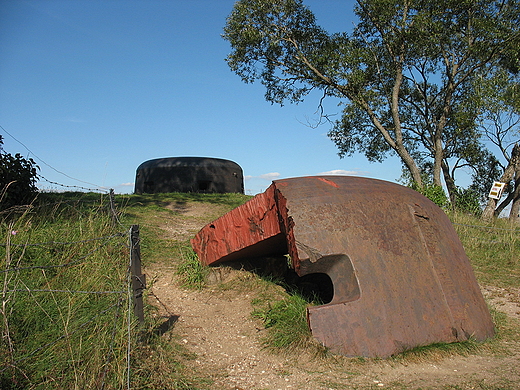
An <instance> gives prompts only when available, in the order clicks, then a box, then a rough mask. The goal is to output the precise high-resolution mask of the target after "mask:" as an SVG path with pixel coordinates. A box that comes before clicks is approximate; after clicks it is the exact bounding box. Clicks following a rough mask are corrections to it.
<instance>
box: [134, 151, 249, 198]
mask: <svg viewBox="0 0 520 390" xmlns="http://www.w3.org/2000/svg"><path fill="white" fill-rule="evenodd" d="M160 192H206V193H211V192H216V193H222V194H224V193H241V194H243V193H244V175H243V172H242V168H241V167H240V165H238V164H237V163H235V162H233V161H230V160H224V159H220V158H210V157H165V158H156V159H153V160H148V161H145V162H144V163H142V164H141V165H139V167H138V168H137V172H136V179H135V193H136V194H143V193H147V194H154V193H160Z"/></svg>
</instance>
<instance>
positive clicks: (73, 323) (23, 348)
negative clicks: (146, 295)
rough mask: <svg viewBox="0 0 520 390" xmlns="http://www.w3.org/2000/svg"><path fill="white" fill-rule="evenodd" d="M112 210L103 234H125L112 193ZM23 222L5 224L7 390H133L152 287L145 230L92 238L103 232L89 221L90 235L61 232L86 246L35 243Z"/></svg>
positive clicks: (0, 377) (2, 354)
mask: <svg viewBox="0 0 520 390" xmlns="http://www.w3.org/2000/svg"><path fill="white" fill-rule="evenodd" d="M62 206H63V203H60V205H59V207H62ZM38 207H47V208H49V205H47V206H42V205H41V204H40V205H38ZM59 207H57V206H53V205H52V204H50V208H51V209H54V211H56V210H58V208H59ZM62 208H63V207H62ZM105 209H106V210H108V216H109V218H108V219H109V220H110V221H111V223H109V224H103V225H102V226H101V227H100V230H101V231H102V233H105V232H106V231H107V230H114V229H116V228H121V227H124V226H123V225H122V224H121V222H120V221H119V218H118V213H117V209H116V206H115V201H114V196H113V191H112V190H111V191H110V196H109V205H108V207H106V208H105ZM60 210H61V209H60ZM76 211H77V210H76ZM25 214H27V213H25ZM25 214H24V215H25ZM58 214H59V213H58ZM24 215H22V216H21V217H18V218H14V219H13V220H12V221H10V222H8V223H7V222H4V223H3V225H2V230H3V232H2V233H3V234H4V237H5V240H4V242H2V243H0V251H3V255H4V256H3V257H4V259H3V261H2V262H0V264H2V263H3V264H2V265H3V267H2V269H0V283H1V285H0V298H1V307H0V321H1V323H2V325H1V329H2V344H1V346H0V388H24V386H26V387H31V388H32V387H38V388H63V387H62V385H60V383H61V384H64V383H74V387H76V388H96V389H106V388H118V389H120V388H127V389H130V388H131V367H132V352H133V351H132V346H133V345H134V344H135V341H136V339H137V332H136V329H137V325H138V322H141V323H142V322H144V309H143V301H142V295H143V290H144V288H145V283H146V281H145V278H144V275H142V274H141V265H140V238H139V227H138V225H132V226H130V227H129V228H126V229H125V231H122V232H116V233H112V234H102V235H100V236H98V237H92V235H93V234H94V233H95V232H96V227H95V226H93V225H94V222H93V221H92V220H88V221H87V222H86V223H85V225H89V229H88V231H86V229H85V228H84V227H81V228H80V229H79V230H80V231H76V232H73V231H71V227H70V226H64V227H63V228H62V229H58V230H60V231H59V232H58V233H63V234H64V236H65V237H70V236H76V237H77V236H79V237H81V238H80V239H75V240H67V239H51V240H41V241H32V240H31V239H32V238H33V237H34V235H35V234H34V233H33V229H31V228H30V225H31V222H30V221H29V222H28V219H27V220H24ZM78 215H80V216H81V217H84V216H83V215H81V213H79V212H78ZM85 218H86V217H85ZM57 219H58V220H59V217H57ZM43 225H45V223H43ZM90 225H92V226H90ZM107 225H110V227H107ZM15 229H20V230H24V231H23V233H22V232H20V231H18V230H15ZM49 234H50V233H49ZM52 234H57V232H52ZM85 235H90V237H88V236H87V237H85ZM125 302H127V304H126V305H125ZM125 310H126V315H125V313H124V311H125Z"/></svg>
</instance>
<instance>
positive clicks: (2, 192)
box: [0, 136, 39, 210]
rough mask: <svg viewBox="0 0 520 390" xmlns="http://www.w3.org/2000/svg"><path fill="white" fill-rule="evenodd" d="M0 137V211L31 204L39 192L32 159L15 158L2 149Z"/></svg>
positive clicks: (19, 156) (36, 167)
mask: <svg viewBox="0 0 520 390" xmlns="http://www.w3.org/2000/svg"><path fill="white" fill-rule="evenodd" d="M2 145H3V139H2V136H0V210H5V209H8V208H10V207H13V206H19V205H24V204H28V203H30V202H31V201H32V200H33V199H34V197H35V195H36V194H37V192H38V189H37V188H36V180H37V179H38V175H37V170H38V169H39V167H38V166H37V165H36V163H35V162H34V160H33V159H32V158H29V159H25V158H23V157H22V156H21V155H20V154H19V153H17V154H15V155H14V156H13V155H11V154H10V153H5V152H4V150H3V149H2Z"/></svg>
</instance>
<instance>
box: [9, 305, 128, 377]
mask: <svg viewBox="0 0 520 390" xmlns="http://www.w3.org/2000/svg"><path fill="white" fill-rule="evenodd" d="M117 305H119V301H118V302H117V303H115V304H113V305H110V306H109V307H108V308H106V309H105V310H103V311H100V312H99V313H97V314H95V315H94V316H92V317H90V318H89V319H88V320H87V321H85V322H83V323H82V324H80V325H79V326H78V327H77V328H76V329H75V330H74V331H72V332H69V333H67V334H62V335H61V336H59V337H58V338H57V339H56V340H54V341H51V342H49V343H47V344H44V345H42V346H40V347H38V348H36V349H35V350H33V351H31V352H30V353H28V354H27V355H26V356H24V357H22V358H19V359H16V360H14V361H13V362H12V364H13V365H15V364H19V363H21V362H23V361H25V360H27V359H29V358H30V357H32V356H34V355H36V354H37V353H38V352H39V351H41V350H44V349H47V348H49V347H52V346H53V345H55V344H57V343H58V342H60V341H61V340H63V339H66V338H68V337H70V336H72V335H74V334H76V333H77V332H79V331H80V330H81V329H83V328H84V327H85V326H87V325H88V324H90V323H91V322H93V321H94V320H95V319H96V318H98V317H100V316H102V315H103V314H105V313H106V312H108V311H109V310H110V309H112V308H113V307H115V306H117ZM9 366H10V365H9V364H8V365H7V366H6V367H4V368H3V369H0V373H1V372H4V371H5V370H7V369H8V368H9Z"/></svg>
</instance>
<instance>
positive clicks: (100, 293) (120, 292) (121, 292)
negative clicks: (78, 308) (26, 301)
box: [5, 288, 126, 295]
mask: <svg viewBox="0 0 520 390" xmlns="http://www.w3.org/2000/svg"><path fill="white" fill-rule="evenodd" d="M5 292H8V293H11V292H28V293H32V292H58V293H69V294H98V295H103V294H126V291H78V290H45V289H36V290H33V289H27V288H17V289H14V290H6V291H5Z"/></svg>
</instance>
